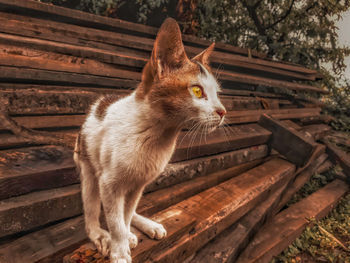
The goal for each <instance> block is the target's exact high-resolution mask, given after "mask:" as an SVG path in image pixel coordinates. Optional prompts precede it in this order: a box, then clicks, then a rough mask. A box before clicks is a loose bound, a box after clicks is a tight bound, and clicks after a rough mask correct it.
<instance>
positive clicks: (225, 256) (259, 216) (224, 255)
mask: <svg viewBox="0 0 350 263" xmlns="http://www.w3.org/2000/svg"><path fill="white" fill-rule="evenodd" d="M287 185H288V181H286V182H285V183H284V184H283V185H282V186H281V187H280V188H279V189H276V191H274V192H273V193H271V195H270V196H269V197H268V198H267V199H266V200H263V201H262V202H261V203H260V204H258V205H257V207H256V208H253V209H252V210H251V211H249V213H247V214H246V215H245V216H244V217H243V218H241V219H240V220H239V221H238V222H237V223H236V224H234V225H232V226H230V227H229V228H227V229H225V230H224V231H223V232H222V233H221V234H219V235H218V236H217V237H216V238H215V239H213V240H212V241H211V242H209V243H208V244H206V245H205V246H204V247H203V248H201V249H200V250H199V251H198V252H197V253H196V254H195V255H194V257H193V258H192V259H191V260H189V261H188V263H202V262H206V263H216V262H217V263H219V262H220V263H224V262H235V260H236V258H237V256H238V255H239V253H240V252H241V251H242V249H244V248H245V247H246V246H247V245H248V242H249V240H250V239H251V237H252V236H254V233H255V232H256V231H257V230H258V229H259V227H260V226H261V225H263V224H264V222H266V221H268V220H269V218H270V217H271V215H272V211H273V210H274V209H276V205H277V203H278V201H279V198H280V196H281V194H282V193H283V191H284V189H285V188H286V186H287Z"/></svg>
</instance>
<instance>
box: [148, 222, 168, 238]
mask: <svg viewBox="0 0 350 263" xmlns="http://www.w3.org/2000/svg"><path fill="white" fill-rule="evenodd" d="M144 232H145V234H147V235H148V236H149V237H150V238H153V239H162V238H165V237H166V235H167V232H166V230H165V228H164V227H163V225H162V224H159V223H157V222H154V221H152V220H149V222H148V224H147V226H146V227H145V228H144Z"/></svg>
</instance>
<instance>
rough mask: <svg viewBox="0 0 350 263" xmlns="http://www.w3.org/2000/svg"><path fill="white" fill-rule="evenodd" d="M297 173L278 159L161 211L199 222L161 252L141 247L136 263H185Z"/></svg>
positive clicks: (135, 253)
mask: <svg viewBox="0 0 350 263" xmlns="http://www.w3.org/2000/svg"><path fill="white" fill-rule="evenodd" d="M266 171H269V173H266ZM293 171H294V166H293V165H292V164H290V163H288V162H286V161H283V160H281V159H274V160H271V161H268V162H266V163H265V164H263V165H260V166H258V167H256V168H254V169H252V170H249V171H248V172H246V173H243V174H242V175H240V176H237V177H234V178H232V179H230V180H228V181H226V182H224V183H221V184H220V185H218V186H216V187H212V188H210V189H208V190H206V191H204V192H201V193H200V194H197V195H195V196H193V197H191V198H189V199H186V200H184V201H182V202H181V203H178V204H176V205H174V206H172V207H169V208H168V209H166V210H164V211H162V212H160V213H159V214H167V213H169V211H173V210H174V209H175V210H180V211H182V212H184V213H185V214H187V215H189V216H190V217H191V218H194V219H195V220H196V223H195V226H194V228H192V229H191V231H188V232H187V233H186V234H185V235H182V236H181V237H179V238H178V240H177V241H173V240H172V242H169V243H168V244H167V245H165V246H162V251H159V252H158V251H152V252H153V253H147V254H146V253H145V254H140V253H139V252H138V251H140V250H141V251H143V250H142V246H143V245H142V244H140V245H139V246H138V247H137V248H136V249H138V250H135V251H134V252H133V253H132V256H133V259H134V262H145V261H146V260H147V261H153V262H183V260H184V259H185V258H186V257H188V256H189V255H188V254H189V253H193V251H196V250H198V249H199V248H200V247H202V246H203V245H204V244H205V243H207V242H208V241H210V240H211V239H213V238H214V237H215V235H217V234H219V233H220V232H221V231H222V230H224V229H225V228H226V227H227V226H229V225H231V224H232V223H234V222H235V221H237V220H238V219H239V218H240V217H241V216H243V215H244V214H245V213H246V212H247V211H249V210H250V209H251V208H252V207H253V206H255V205H256V203H258V202H259V201H261V200H263V199H264V198H266V197H267V196H268V192H269V191H271V190H273V189H277V188H278V187H280V186H281V185H282V184H283V183H284V182H285V181H286V180H288V178H290V176H291V175H292V174H293ZM267 178H269V179H268V180H267ZM166 240H167V239H165V241H164V242H166ZM163 244H164V243H163ZM79 251H81V250H79ZM73 254H74V252H73V253H72V254H70V255H67V256H66V257H65V260H66V261H65V262H77V261H75V260H74V257H73V258H72V257H71V256H72V255H73ZM91 262H96V260H93V259H92V261H91ZM102 262H108V261H102Z"/></svg>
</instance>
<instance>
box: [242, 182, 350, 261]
mask: <svg viewBox="0 0 350 263" xmlns="http://www.w3.org/2000/svg"><path fill="white" fill-rule="evenodd" d="M347 191H349V186H348V185H347V184H345V183H344V182H343V181H341V180H335V181H333V182H332V183H330V184H328V185H326V186H325V187H323V188H321V189H320V190H318V191H317V192H315V193H313V194H311V195H310V196H308V197H306V198H305V199H303V200H301V201H300V202H298V203H296V204H294V205H292V206H290V207H289V208H287V209H285V210H283V211H282V212H280V213H279V214H278V215H276V216H275V217H274V218H273V219H272V220H271V221H270V222H269V223H268V224H266V225H265V226H264V227H263V228H261V229H260V230H259V231H258V233H257V234H256V236H255V237H254V239H253V241H252V242H251V243H250V244H249V245H248V247H247V248H246V249H245V250H244V252H243V253H242V254H241V256H240V257H239V258H238V260H237V261H236V262H237V263H243V262H244V263H250V262H262V263H263V262H270V260H271V259H272V257H273V256H276V255H278V254H279V253H281V252H282V251H283V250H284V249H285V248H287V247H288V246H289V245H290V244H291V243H292V242H293V241H294V240H295V239H296V238H297V237H298V236H299V235H300V234H301V233H302V231H303V230H304V229H305V227H306V226H308V225H309V221H308V220H307V218H316V219H317V220H318V219H320V218H322V217H324V216H326V215H327V214H328V212H329V211H330V210H331V209H332V208H333V207H334V206H335V205H336V203H337V202H338V200H339V199H340V198H341V197H342V196H343V195H344V194H345V193H346V192H347Z"/></svg>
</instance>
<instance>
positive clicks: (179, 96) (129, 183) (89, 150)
mask: <svg viewBox="0 0 350 263" xmlns="http://www.w3.org/2000/svg"><path fill="white" fill-rule="evenodd" d="M213 49H214V43H213V44H212V45H211V46H210V47H209V48H207V49H206V50H204V51H203V52H201V53H200V54H199V55H197V56H195V57H194V58H193V59H191V60H190V59H189V58H188V57H187V55H186V53H185V49H184V46H183V43H182V37H181V31H180V28H179V26H178V24H177V22H176V21H175V20H174V19H172V18H168V19H166V20H165V21H164V23H163V24H162V26H161V28H160V29H159V32H158V34H157V37H156V40H155V43H154V47H153V51H152V54H151V58H150V60H149V61H148V62H147V64H146V65H145V67H144V69H143V71H142V80H141V83H140V84H139V85H138V87H137V88H136V89H135V91H133V92H132V93H131V94H130V95H129V96H127V97H124V98H122V99H119V100H118V99H116V98H115V97H113V96H106V97H102V98H100V99H99V100H97V102H95V103H94V104H93V105H92V107H91V109H90V112H89V114H88V116H87V119H86V121H85V123H84V124H83V125H82V128H81V131H80V133H79V136H78V138H77V142H76V145H75V151H74V160H75V163H76V165H77V167H78V168H79V170H80V177H81V187H82V200H83V207H84V217H85V225H86V231H87V234H88V236H89V238H90V240H91V241H92V242H93V243H94V244H95V245H96V247H97V249H98V250H99V251H100V252H101V253H102V254H103V255H104V256H107V255H109V256H110V260H111V262H112V263H130V262H131V253H130V248H134V247H135V246H136V245H137V242H138V240H137V237H136V236H135V235H134V234H133V233H132V232H131V231H130V226H131V225H133V226H134V227H136V228H137V229H139V230H140V231H142V232H144V233H145V234H147V235H148V236H149V237H150V238H155V239H162V238H164V237H165V236H166V234H167V232H166V230H165V229H164V227H163V226H162V225H161V224H159V223H157V222H154V221H152V220H150V219H148V218H146V217H143V216H141V215H139V214H137V213H136V212H135V210H136V207H137V204H138V202H139V200H140V198H141V195H142V192H143V190H144V188H145V186H146V185H147V184H149V183H150V182H151V181H152V180H154V179H155V178H156V177H157V176H158V175H159V174H160V173H161V172H162V171H163V169H164V168H165V166H166V165H167V163H168V162H169V160H170V158H171V156H172V154H173V152H174V149H175V145H176V139H177V137H178V135H179V133H180V131H181V130H182V129H183V128H184V127H185V126H186V125H188V123H192V124H193V125H194V126H196V125H197V126H203V127H205V128H206V130H205V132H211V131H213V130H215V128H216V127H218V126H220V125H221V124H222V123H223V121H224V117H225V114H226V110H225V108H224V106H223V105H222V103H221V102H220V100H219V98H218V95H217V93H218V91H219V90H220V86H219V84H218V82H217V80H216V79H215V77H214V76H213V74H212V72H211V69H210V67H209V56H210V54H211V53H212V51H213ZM101 202H102V205H103V210H104V213H105V218H106V222H107V226H108V230H109V231H106V230H104V229H102V228H101V227H100V222H99V216H100V210H101Z"/></svg>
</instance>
